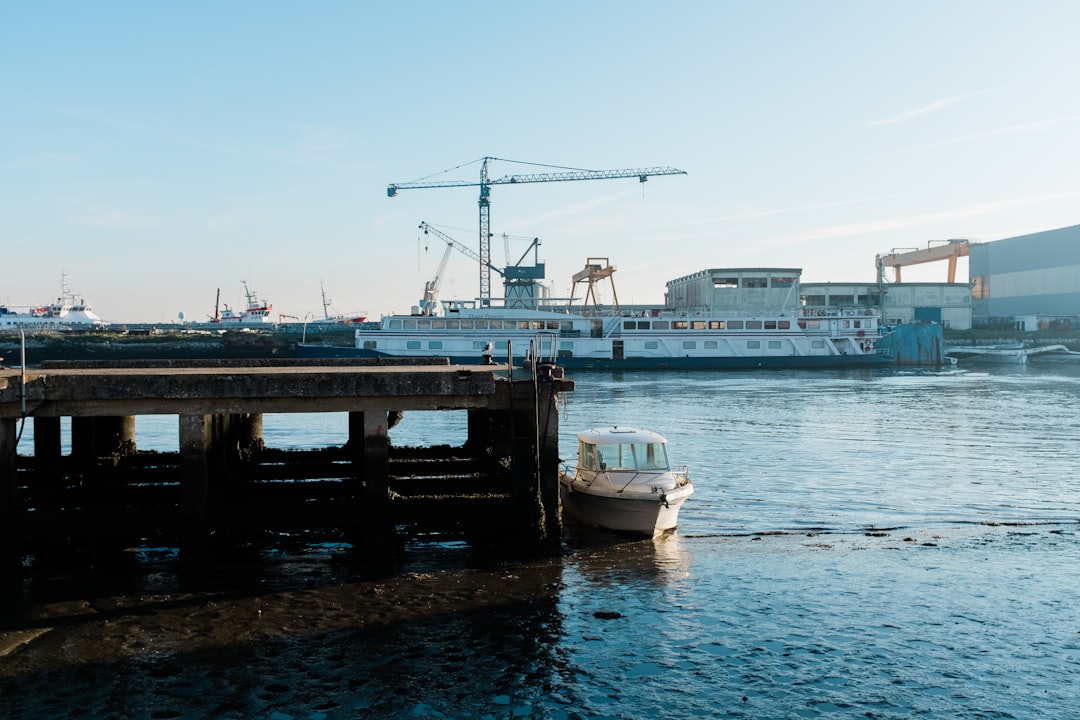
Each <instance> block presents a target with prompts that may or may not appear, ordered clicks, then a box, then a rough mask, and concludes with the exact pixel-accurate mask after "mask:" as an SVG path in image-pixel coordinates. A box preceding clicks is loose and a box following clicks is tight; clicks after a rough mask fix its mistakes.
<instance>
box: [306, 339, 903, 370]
mask: <svg viewBox="0 0 1080 720" xmlns="http://www.w3.org/2000/svg"><path fill="white" fill-rule="evenodd" d="M296 354H297V356H298V357H303V358H319V359H338V358H340V359H345V358H393V357H402V358H404V357H406V356H398V355H393V354H390V353H383V352H378V351H375V350H364V349H360V348H355V347H348V346H344V345H333V346H331V345H303V344H300V345H297V346H296ZM408 357H415V356H408ZM439 357H447V358H448V359H449V361H450V364H451V365H480V364H483V363H484V357H483V356H482V355H479V354H475V355H442V356H439ZM494 359H495V361H496V362H502V361H503V358H499V357H498V356H496V357H495V358H494ZM892 362H893V360H892V358H891V357H890V356H889V355H885V354H876V353H865V354H860V355H854V354H853V355H758V356H753V357H734V356H726V357H725V356H712V357H649V358H644V357H625V358H619V359H613V358H589V357H559V358H556V364H557V365H558V366H559V367H562V368H565V369H567V370H620V371H632V370H758V369H775V370H796V369H813V368H857V367H881V366H883V365H890V364H892ZM524 363H525V360H524V358H514V363H513V364H515V365H524Z"/></svg>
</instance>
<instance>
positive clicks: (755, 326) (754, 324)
mask: <svg viewBox="0 0 1080 720" xmlns="http://www.w3.org/2000/svg"><path fill="white" fill-rule="evenodd" d="M746 329H747V330H760V329H761V321H760V320H747V321H746Z"/></svg>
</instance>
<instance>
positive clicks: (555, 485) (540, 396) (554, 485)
mask: <svg viewBox="0 0 1080 720" xmlns="http://www.w3.org/2000/svg"><path fill="white" fill-rule="evenodd" d="M537 388H538V392H537V397H536V403H537V408H536V418H537V428H536V437H537V441H538V443H539V451H538V453H537V454H538V456H539V459H540V463H539V467H538V468H537V473H538V478H539V485H540V487H539V493H540V504H541V507H542V512H543V522H544V530H545V532H544V538H543V540H545V541H548V542H558V539H559V538H560V537H562V513H561V512H560V511H559V462H560V458H559V402H558V401H559V394H558V392H556V390H555V388H554V386H553V385H552V384H551V383H550V382H546V381H541V382H540V383H539V384H538V386H537Z"/></svg>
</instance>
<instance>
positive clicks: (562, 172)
mask: <svg viewBox="0 0 1080 720" xmlns="http://www.w3.org/2000/svg"><path fill="white" fill-rule="evenodd" d="M496 160H497V161H501V162H511V163H518V164H521V165H532V166H534V167H549V168H553V169H556V170H559V172H545V173H527V174H522V175H503V176H502V177H499V178H494V179H492V178H491V177H490V174H489V172H488V165H489V164H490V163H491V162H492V161H496ZM474 162H479V163H480V182H470V181H467V180H426V179H422V180H418V181H415V182H407V183H391V184H390V185H389V186H387V188H386V195H387V197H396V196H397V194H398V190H413V189H420V188H445V187H479V188H480V200H479V201H478V202H479V206H480V253H479V255H480V303H481V304H482V305H488V304H490V302H491V186H492V185H518V184H522V183H540V182H565V181H570V180H612V179H615V178H626V177H636V178H637V179H638V181H639V182H645V181H647V180H648V179H649V178H650V177H652V176H654V175H685V174H686V171H685V170H679V169H677V168H673V167H650V168H632V169H627V170H581V169H576V168H565V167H558V166H555V165H540V164H539V163H522V162H520V161H517V160H506V159H505V158H496V157H483V158H480V160H478V161H474ZM467 164H471V163H467ZM460 167H464V166H463V165H459V166H458V167H457V168H450V170H457V169H458V168H460ZM450 170H446V171H443V172H449V171H450ZM437 174H441V173H437ZM429 177H431V176H429Z"/></svg>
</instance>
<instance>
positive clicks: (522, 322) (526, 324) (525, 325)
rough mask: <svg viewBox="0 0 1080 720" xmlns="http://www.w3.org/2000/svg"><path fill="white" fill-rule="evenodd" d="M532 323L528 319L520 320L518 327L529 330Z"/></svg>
mask: <svg viewBox="0 0 1080 720" xmlns="http://www.w3.org/2000/svg"><path fill="white" fill-rule="evenodd" d="M531 324H532V323H530V322H529V321H528V320H518V323H517V329H518V330H528V329H529V326H530V325H531Z"/></svg>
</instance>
